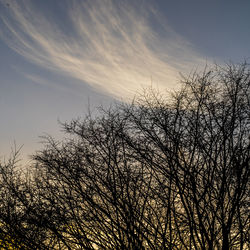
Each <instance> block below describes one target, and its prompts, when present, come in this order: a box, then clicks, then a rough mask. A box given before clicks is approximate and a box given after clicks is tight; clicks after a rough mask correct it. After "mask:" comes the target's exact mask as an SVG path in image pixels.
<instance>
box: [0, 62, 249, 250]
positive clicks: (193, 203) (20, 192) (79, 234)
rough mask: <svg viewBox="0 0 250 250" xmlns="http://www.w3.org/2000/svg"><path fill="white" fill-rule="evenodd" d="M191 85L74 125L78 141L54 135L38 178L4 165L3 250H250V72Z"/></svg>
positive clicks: (231, 71)
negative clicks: (7, 248) (22, 249)
mask: <svg viewBox="0 0 250 250" xmlns="http://www.w3.org/2000/svg"><path fill="white" fill-rule="evenodd" d="M182 86H183V87H182V89H181V90H180V91H178V92H176V93H174V94H172V96H171V97H169V96H168V97H166V96H164V95H160V94H159V93H157V92H155V91H152V90H149V91H145V92H144V93H143V94H142V95H141V96H140V97H137V98H135V100H134V102H133V103H132V104H119V105H116V106H115V107H113V108H110V109H109V110H101V113H100V115H99V116H97V117H94V118H92V117H91V115H89V116H87V117H86V119H85V120H73V121H72V122H70V123H65V124H62V126H63V128H64V130H65V133H66V134H67V135H68V139H65V140H64V141H61V142H58V141H55V140H54V139H53V138H52V137H50V136H47V137H45V138H44V139H45V141H44V148H43V149H42V150H41V151H39V152H37V153H36V154H35V155H34V157H33V158H34V164H33V165H32V166H31V167H30V168H29V170H28V173H27V174H26V175H23V174H22V175H21V174H19V173H18V172H17V171H14V170H15V167H14V166H15V162H14V161H12V162H10V164H7V165H6V164H5V165H3V164H2V165H1V168H0V169H1V173H0V174H1V175H0V177H1V179H0V181H1V186H0V188H1V190H0V192H1V194H3V195H2V200H1V207H0V234H1V240H2V241H1V244H5V246H7V245H8V244H12V245H13V246H16V247H18V246H19V247H20V246H23V247H25V248H27V249H57V248H58V249H76V248H79V249H96V248H97V249H216V248H217V249H246V248H249V247H250V246H249V243H248V242H249V225H250V221H249V194H250V191H249V149H250V143H249V127H250V109H249V106H250V105H249V104H250V95H249V93H250V91H249V89H250V71H249V67H248V65H247V64H246V63H244V64H241V65H232V64H230V65H227V66H226V67H224V68H222V67H219V66H216V67H214V68H213V69H211V70H205V71H204V72H203V73H201V74H198V73H194V74H193V75H190V76H189V77H187V78H185V77H184V78H183V81H182Z"/></svg>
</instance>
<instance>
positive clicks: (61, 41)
mask: <svg viewBox="0 0 250 250" xmlns="http://www.w3.org/2000/svg"><path fill="white" fill-rule="evenodd" d="M249 11H250V1H248V0H238V1H232V0H217V1H216V0H209V1H205V0H189V1H186V0H175V1H170V0H165V1H164V0H155V1H154V0H138V1H132V0H131V1H130V0H116V1H115V0H114V1H111V0H89V1H87V0H82V1H80V0H75V1H74V0H72V1H71V0H54V1H51V0H40V1H39V0H18V1H15V0H0V117H1V118H0V157H1V158H0V159H3V158H4V156H8V154H9V152H10V148H11V146H13V143H14V141H15V142H16V144H17V145H19V146H20V145H23V149H22V157H23V158H24V159H27V155H28V154H31V153H33V152H34V151H35V150H37V149H39V148H40V147H41V145H39V143H38V142H39V141H40V139H39V137H38V136H39V135H43V134H44V133H49V134H51V135H53V136H55V137H57V138H60V137H61V136H62V134H61V132H60V126H58V120H61V121H65V120H67V121H70V120H71V119H72V118H75V117H79V116H84V114H86V112H87V109H88V105H89V106H90V107H91V109H93V107H95V106H100V105H104V106H105V105H109V104H110V103H112V102H113V101H114V100H123V101H129V100H130V99H131V98H132V97H133V96H134V94H135V93H136V92H140V90H141V89H142V88H143V87H146V86H149V85H150V84H151V83H152V84H153V86H155V87H157V88H158V89H160V90H162V91H165V90H173V89H176V88H178V86H179V85H178V79H179V78H180V77H179V73H180V72H182V73H188V72H190V71H194V70H196V69H201V68H203V67H204V66H205V65H206V64H210V63H213V62H217V63H224V62H228V61H229V60H231V61H233V62H236V63H237V62H242V61H243V60H248V61H249V56H250V46H249V44H250V15H249Z"/></svg>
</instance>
